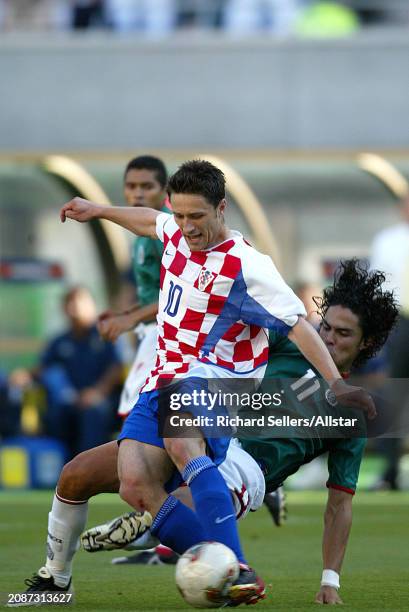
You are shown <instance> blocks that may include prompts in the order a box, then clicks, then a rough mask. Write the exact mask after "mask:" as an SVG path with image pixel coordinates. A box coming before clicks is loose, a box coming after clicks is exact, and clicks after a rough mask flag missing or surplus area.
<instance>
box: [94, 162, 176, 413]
mask: <svg viewBox="0 0 409 612" xmlns="http://www.w3.org/2000/svg"><path fill="white" fill-rule="evenodd" d="M166 183H167V172H166V167H165V165H164V163H163V162H162V160H160V159H159V158H157V157H153V156H151V155H142V156H140V157H135V158H134V159H132V160H131V161H130V162H129V163H128V165H127V166H126V169H125V174H124V197H125V201H126V203H127V205H128V206H147V207H149V208H154V209H155V210H162V211H164V212H169V202H168V198H167V193H166ZM162 252H163V244H162V242H161V241H160V240H154V239H153V238H148V237H146V236H138V237H137V238H136V239H135V241H134V243H133V248H132V269H133V273H134V277H135V282H136V291H137V302H136V303H135V304H134V305H133V306H132V307H130V308H128V309H127V310H124V311H122V312H119V313H113V312H111V311H106V312H104V313H102V314H101V315H100V317H99V323H98V330H99V333H100V334H101V336H102V337H103V338H104V339H105V340H111V341H112V342H113V341H115V340H116V339H117V338H118V336H119V335H120V334H122V333H124V332H126V331H129V330H132V329H135V332H136V334H137V336H138V340H139V344H138V349H137V352H136V355H135V358H134V361H133V364H132V367H131V368H130V371H129V374H128V376H127V379H126V382H125V385H124V388H123V391H122V394H121V400H120V403H119V410H118V414H119V415H120V416H123V417H125V416H126V415H127V414H128V413H129V412H130V411H131V410H132V408H133V406H134V404H135V403H136V401H137V399H138V395H139V389H140V388H141V386H142V385H143V383H144V382H145V380H146V378H147V376H148V375H149V373H150V371H151V370H152V369H153V367H154V365H155V360H156V350H155V348H156V320H155V319H156V314H157V312H158V295H159V275H160V262H161V258H162Z"/></svg>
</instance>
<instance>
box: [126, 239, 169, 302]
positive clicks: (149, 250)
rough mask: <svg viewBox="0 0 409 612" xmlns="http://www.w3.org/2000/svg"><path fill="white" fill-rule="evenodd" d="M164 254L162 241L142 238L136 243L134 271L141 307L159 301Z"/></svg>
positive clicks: (133, 255)
mask: <svg viewBox="0 0 409 612" xmlns="http://www.w3.org/2000/svg"><path fill="white" fill-rule="evenodd" d="M162 253H163V244H162V242H161V241H160V240H154V239H153V238H148V237H146V236H140V237H138V238H137V239H136V240H135V242H134V245H133V250H132V269H133V273H134V276H135V281H136V292H137V299H138V303H139V305H140V306H146V305H148V304H153V303H154V302H157V301H158V297H159V281H160V265H161V259H162Z"/></svg>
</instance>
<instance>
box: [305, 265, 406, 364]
mask: <svg viewBox="0 0 409 612" xmlns="http://www.w3.org/2000/svg"><path fill="white" fill-rule="evenodd" d="M384 282H385V274H384V273H383V272H380V271H379V270H369V269H368V265H367V264H365V263H363V262H361V261H360V260H359V259H348V260H345V261H341V262H340V265H339V267H338V269H337V270H336V272H335V275H334V282H333V284H332V285H331V286H330V287H326V289H324V291H323V297H322V298H318V297H315V298H314V302H315V303H316V305H317V307H318V313H319V315H320V316H321V317H325V315H326V313H327V310H328V309H329V308H330V307H331V306H343V307H344V308H349V309H350V310H351V311H352V312H353V313H354V314H355V315H356V316H357V317H358V319H359V325H360V327H361V329H362V336H363V339H364V340H365V341H366V342H367V346H366V347H365V348H363V349H362V350H361V351H360V353H359V355H358V357H357V358H356V359H355V361H354V367H357V366H361V365H362V364H363V363H365V361H367V360H368V359H370V358H371V357H374V356H375V355H376V353H377V352H378V351H379V349H380V348H381V347H382V346H383V345H384V344H385V342H386V339H387V337H388V335H389V333H390V331H391V330H392V328H393V326H394V325H395V323H396V320H397V317H398V305H397V302H396V299H395V296H394V294H393V292H392V291H383V290H382V285H383V283H384Z"/></svg>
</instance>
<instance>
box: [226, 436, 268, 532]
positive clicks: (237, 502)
mask: <svg viewBox="0 0 409 612" xmlns="http://www.w3.org/2000/svg"><path fill="white" fill-rule="evenodd" d="M218 469H219V471H220V472H221V474H222V476H223V478H224V480H225V482H226V484H227V486H228V488H229V489H230V491H231V493H232V497H233V504H234V507H235V510H236V518H237V520H238V519H240V518H243V517H244V516H246V514H247V513H248V512H250V510H257V509H258V508H260V506H261V505H262V503H263V499H264V495H265V492H266V484H265V480H264V476H263V472H262V471H261V469H260V467H259V465H258V463H256V461H254V459H253V457H251V456H250V455H249V454H248V453H246V451H245V450H243V449H242V448H241V445H240V442H239V441H238V440H236V439H235V438H233V439H232V440H231V442H230V445H229V448H228V449H227V455H226V459H225V460H224V461H223V463H221V464H220V465H219V466H218Z"/></svg>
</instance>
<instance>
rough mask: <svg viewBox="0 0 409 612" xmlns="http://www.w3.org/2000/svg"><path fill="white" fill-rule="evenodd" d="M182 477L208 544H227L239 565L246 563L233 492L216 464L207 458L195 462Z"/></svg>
mask: <svg viewBox="0 0 409 612" xmlns="http://www.w3.org/2000/svg"><path fill="white" fill-rule="evenodd" d="M182 476H183V479H184V481H185V482H186V483H187V484H188V485H189V488H190V491H191V493H192V497H193V501H194V503H195V510H196V514H197V517H198V519H199V521H200V523H201V525H202V527H203V529H204V532H205V534H206V540H212V541H215V542H221V543H222V544H225V545H226V546H228V547H229V548H231V549H232V550H233V551H234V553H235V555H236V557H237V558H238V560H239V561H241V562H242V563H246V560H245V558H244V555H243V552H242V550H241V545H240V540H239V534H238V531H237V524H236V512H235V510H234V507H233V502H232V499H231V495H230V491H229V490H228V488H227V485H226V483H225V482H224V479H223V476H222V475H221V474H220V472H219V470H218V469H217V467H216V466H215V464H214V463H213V461H212V460H211V459H210V458H209V457H206V456H203V457H197V458H196V459H192V460H191V461H189V463H188V464H187V465H186V467H185V469H184V470H183V474H182Z"/></svg>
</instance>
